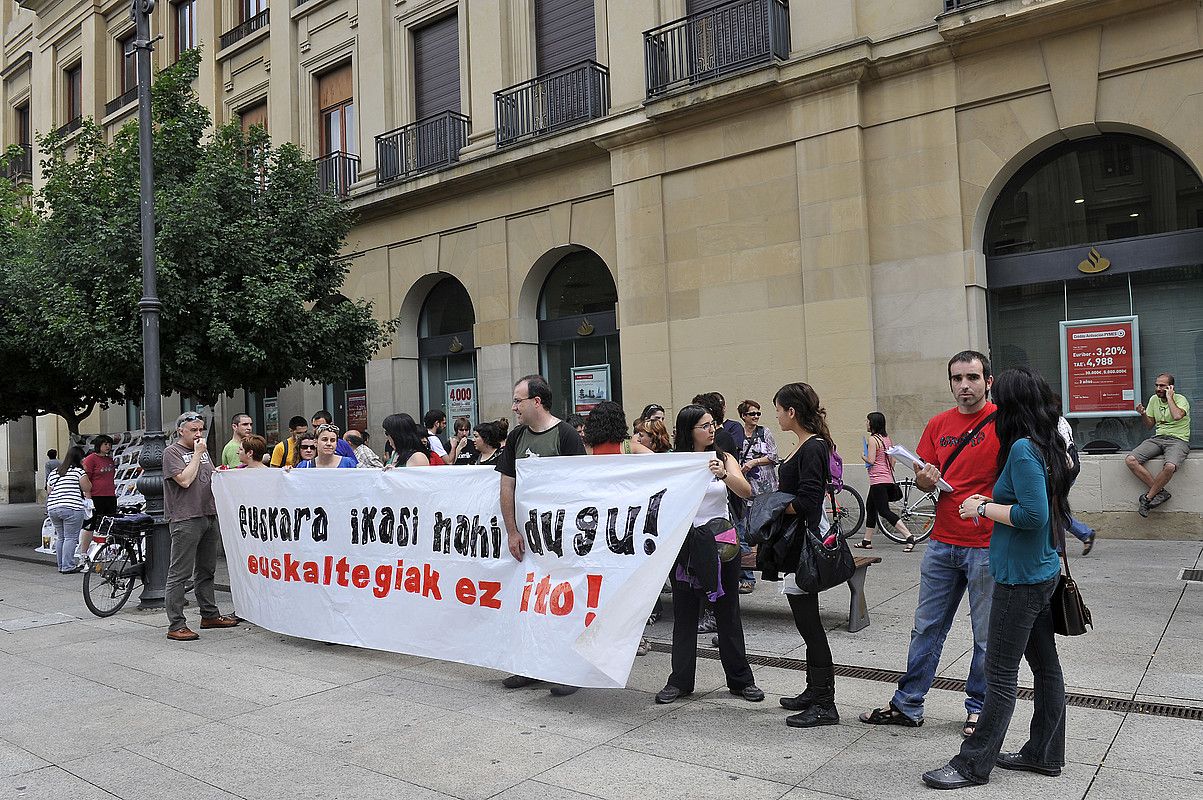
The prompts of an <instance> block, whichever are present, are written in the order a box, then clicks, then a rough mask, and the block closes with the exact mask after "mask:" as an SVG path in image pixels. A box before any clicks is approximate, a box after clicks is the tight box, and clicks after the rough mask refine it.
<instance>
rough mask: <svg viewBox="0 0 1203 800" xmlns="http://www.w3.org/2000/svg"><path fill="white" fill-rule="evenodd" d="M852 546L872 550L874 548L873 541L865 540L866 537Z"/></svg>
mask: <svg viewBox="0 0 1203 800" xmlns="http://www.w3.org/2000/svg"><path fill="white" fill-rule="evenodd" d="M852 546H853V547H855V548H856V549H857V550H872V549H873V543H872V542H868V541H865V540H864V539H861V540H860V541H859V542H857V543H856V544H854V545H852Z"/></svg>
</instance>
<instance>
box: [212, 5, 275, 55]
mask: <svg viewBox="0 0 1203 800" xmlns="http://www.w3.org/2000/svg"><path fill="white" fill-rule="evenodd" d="M267 15H268V12H267V10H266V9H265V10H263V11H260V12H259V13H258V14H256V15H255V16H253V17H251V18H250V19H248V20H247V21H246V22H244V23H242V24H241V25H239V26H238V27H237V28H231V29H230V30H228V31H226V32H225V33H223V34H222V35H221V39H220V42H219V44H220V47H219V49H221V50H225V49H226V48H227V47H229V46H230V45H232V44H234V43H236V42H240V41H242V40H243V39H245V38H246V37H248V36H250V35H251V34H252V33H254V32H255V31H257V30H261V29H262V28H266V27H267Z"/></svg>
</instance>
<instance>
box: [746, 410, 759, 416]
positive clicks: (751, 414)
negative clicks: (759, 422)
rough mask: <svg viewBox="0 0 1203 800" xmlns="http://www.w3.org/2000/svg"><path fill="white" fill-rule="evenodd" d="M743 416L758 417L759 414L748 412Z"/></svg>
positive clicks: (757, 412)
mask: <svg viewBox="0 0 1203 800" xmlns="http://www.w3.org/2000/svg"><path fill="white" fill-rule="evenodd" d="M744 416H745V417H759V416H760V412H759V411H749V412H748V413H747V414H744Z"/></svg>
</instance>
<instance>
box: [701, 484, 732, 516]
mask: <svg viewBox="0 0 1203 800" xmlns="http://www.w3.org/2000/svg"><path fill="white" fill-rule="evenodd" d="M729 516H730V512H729V511H728V510H727V484H726V483H724V482H723V481H720V480H719V479H718V478H715V479H714V480H712V481H710V483H708V484H706V494H704V495H702V504H701V505H700V506H698V513H697V514H696V515H695V516H694V518H693V524H694V525H705V524H706V523H707V522H709V521H710V520H712V519H714V518H715V517H729Z"/></svg>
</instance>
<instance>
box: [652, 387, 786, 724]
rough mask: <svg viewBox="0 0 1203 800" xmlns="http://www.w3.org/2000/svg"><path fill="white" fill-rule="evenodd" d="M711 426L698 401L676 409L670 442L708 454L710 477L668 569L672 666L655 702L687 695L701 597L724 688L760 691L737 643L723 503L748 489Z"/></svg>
mask: <svg viewBox="0 0 1203 800" xmlns="http://www.w3.org/2000/svg"><path fill="white" fill-rule="evenodd" d="M716 427H717V425H716V423H715V421H714V417H713V416H712V415H711V414H710V412H709V411H707V410H706V409H705V408H703V407H702V406H700V405H695V404H691V405H688V406H685V407H684V408H682V409H681V410H680V411H679V412H677V422H676V426H675V428H676V435H675V437H674V445H675V448H674V449H675V450H676V451H677V452H679V453H680V452H687V453H688V452H707V453H710V454H711V455H712V457H711V459H710V460H709V462H708V463H707V465H706V468H707V469H709V470H710V473H711V474H712V475H713V476H714V477H713V479H712V480H711V481H710V483H709V484H707V486H706V493H705V495H704V496H703V497H702V503H701V505H700V506H699V507H698V510H697V513H696V514H695V515H694V520H693V525H692V527H691V528H690V529H689V533H688V534H687V535H686V538H685V544H684V545H683V546H682V547H681V552H680V553H679V554H678V556H677V563H676V566H675V567H674V568H673V572H672V589H673V650H672V673H671V674H670V675H669V676H668V683H667V684H665V686H664V688H663V689H661V690H660V691H659V692H657V693H656V702H657V703H673V702H676V701H677V700H678V699H679V698H682V697H687V696H689V695H691V694H693V689H694V679H695V676H696V673H697V660H698V637H697V625H698V614H699V613H700V611H701V607H702V601H703V600H704V599H705V600H709V601H710V602H711V603H712V605H713V608H714V618H715V622H716V630H717V631H718V652H719V660H720V661H721V662H722V665H723V672H724V673H725V674H726V678H727V689H728V691H730V692H731V694H733V695H736V696H738V697H742V698H743V699H745V700H747V701H749V702H753V703H758V702H760V701H761V700H763V699H764V692H763V691H761V689H760V687H758V686H757V685H756V680H755V678H754V677H753V675H752V667H751V665H750V664H749V663H748V655H747V648H746V645H745V643H744V630H743V622H742V620H741V619H740V614H739V540H738V538H737V536H736V533H735V529H734V526H733V525H732V524H731V510H730V505H729V504H728V502H727V492H728V491H730V492H734V493H735V495H736V496H737V497H740V498H744V499H746V498H748V497H750V496H751V495H752V487H751V486H750V485H748V480H747V478H745V477H744V474H743V472H742V471H741V470H740V468H739V462H738V461H736V459H735V456H734V455H732V454H731V453H728V452H725V451H723V450H720V449H717V448H716V447H715V444H714V434H715V429H716Z"/></svg>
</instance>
